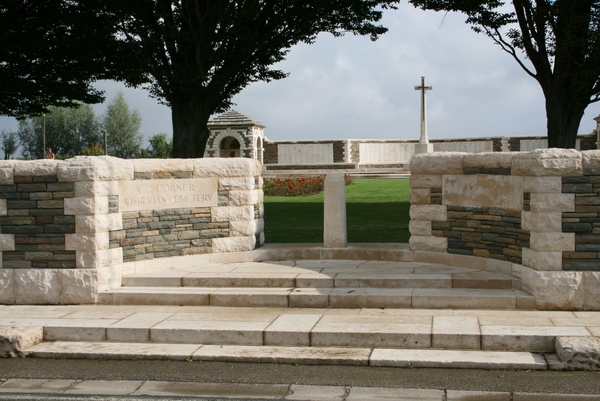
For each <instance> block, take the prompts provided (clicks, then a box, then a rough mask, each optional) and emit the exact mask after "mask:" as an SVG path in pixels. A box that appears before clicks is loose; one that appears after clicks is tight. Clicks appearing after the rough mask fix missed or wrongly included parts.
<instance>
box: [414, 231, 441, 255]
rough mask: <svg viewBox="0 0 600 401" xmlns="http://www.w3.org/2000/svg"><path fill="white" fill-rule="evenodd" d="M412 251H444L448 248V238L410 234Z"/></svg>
mask: <svg viewBox="0 0 600 401" xmlns="http://www.w3.org/2000/svg"><path fill="white" fill-rule="evenodd" d="M409 243H410V249H411V250H412V251H423V252H446V251H447V249H448V238H445V237H429V236H420V235H411V236H410V239H409Z"/></svg>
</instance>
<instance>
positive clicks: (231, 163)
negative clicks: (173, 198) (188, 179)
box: [0, 156, 262, 184]
mask: <svg viewBox="0 0 600 401" xmlns="http://www.w3.org/2000/svg"><path fill="white" fill-rule="evenodd" d="M174 171H177V172H179V171H188V172H192V177H193V178H204V177H218V178H220V177H254V176H261V175H262V164H261V163H260V162H259V161H258V160H255V159H248V158H224V159H221V158H210V159H134V160H124V159H119V158H116V157H111V156H76V157H73V158H71V159H67V160H23V161H15V160H6V161H0V183H2V184H11V183H13V180H14V176H19V175H26V176H36V175H57V176H58V180H59V181H60V182H81V181H118V180H133V179H134V175H135V173H136V172H137V173H139V172H174Z"/></svg>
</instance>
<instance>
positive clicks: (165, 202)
mask: <svg viewBox="0 0 600 401" xmlns="http://www.w3.org/2000/svg"><path fill="white" fill-rule="evenodd" d="M119 187H120V188H119V189H120V190H119V209H120V210H121V211H133V210H161V209H177V208H184V207H208V206H217V204H218V201H219V199H218V195H217V179H216V178H190V179H179V180H136V181H121V182H119Z"/></svg>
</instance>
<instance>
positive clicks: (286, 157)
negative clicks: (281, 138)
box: [277, 143, 333, 164]
mask: <svg viewBox="0 0 600 401" xmlns="http://www.w3.org/2000/svg"><path fill="white" fill-rule="evenodd" d="M277 156H278V162H279V164H320V163H327V164H328V163H333V144H332V143H294V144H280V145H277Z"/></svg>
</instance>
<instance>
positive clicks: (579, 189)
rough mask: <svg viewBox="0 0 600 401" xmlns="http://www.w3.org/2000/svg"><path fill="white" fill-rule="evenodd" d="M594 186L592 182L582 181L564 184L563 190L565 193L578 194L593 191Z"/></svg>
mask: <svg viewBox="0 0 600 401" xmlns="http://www.w3.org/2000/svg"><path fill="white" fill-rule="evenodd" d="M593 189H594V188H593V187H592V184H590V183H587V184H584V183H581V184H563V186H562V192H563V193H565V194H573V193H575V194H577V193H589V192H592V190H593Z"/></svg>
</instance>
